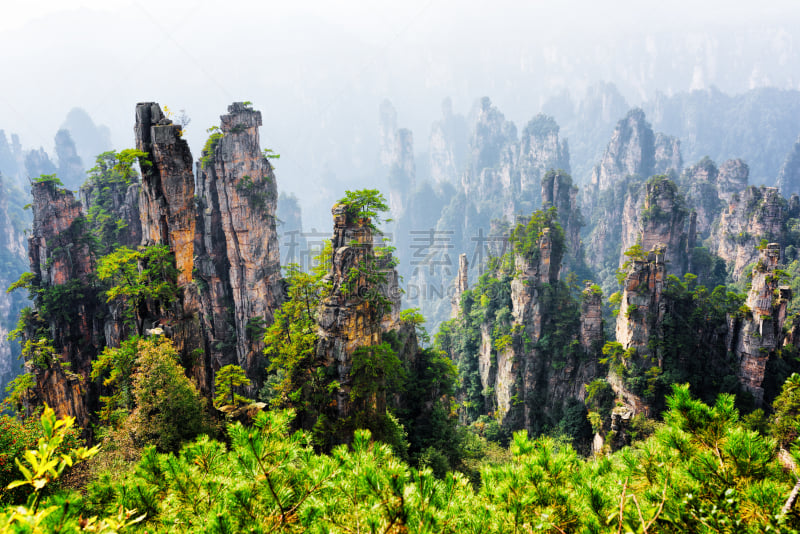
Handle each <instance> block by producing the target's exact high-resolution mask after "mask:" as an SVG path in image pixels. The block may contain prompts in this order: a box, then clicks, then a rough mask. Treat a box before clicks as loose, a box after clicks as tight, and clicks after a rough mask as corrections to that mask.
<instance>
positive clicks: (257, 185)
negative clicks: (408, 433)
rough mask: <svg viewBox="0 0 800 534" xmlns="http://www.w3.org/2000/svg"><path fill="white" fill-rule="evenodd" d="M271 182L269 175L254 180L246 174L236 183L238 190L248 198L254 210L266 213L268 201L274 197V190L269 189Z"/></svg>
mask: <svg viewBox="0 0 800 534" xmlns="http://www.w3.org/2000/svg"><path fill="white" fill-rule="evenodd" d="M270 183H271V178H270V177H269V176H264V177H262V178H257V179H255V180H254V179H252V178H250V176H248V175H244V176H242V178H241V180H239V181H238V182H237V183H236V192H237V193H239V194H240V195H242V196H244V197H245V198H247V201H248V202H249V203H250V206H251V207H252V208H253V209H254V210H256V211H258V212H259V213H265V209H266V207H267V202H268V201H269V200H270V199H271V198H272V192H271V191H270V189H269V184H270Z"/></svg>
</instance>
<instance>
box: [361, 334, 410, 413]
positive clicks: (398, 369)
mask: <svg viewBox="0 0 800 534" xmlns="http://www.w3.org/2000/svg"><path fill="white" fill-rule="evenodd" d="M404 375H405V373H404V371H403V366H402V364H401V362H400V359H399V358H398V357H397V353H395V351H394V350H393V349H392V347H391V345H389V343H387V342H383V343H381V344H379V345H374V346H371V347H359V348H357V349H356V350H355V351H354V352H353V356H352V367H351V368H350V377H351V380H352V388H351V390H350V399H351V400H352V401H354V402H356V403H358V404H361V405H362V406H363V409H365V410H367V411H370V410H372V409H374V405H375V402H376V397H377V396H378V395H380V394H381V393H385V392H386V391H396V390H399V389H400V388H401V387H402V385H403V382H404V379H405V376H404Z"/></svg>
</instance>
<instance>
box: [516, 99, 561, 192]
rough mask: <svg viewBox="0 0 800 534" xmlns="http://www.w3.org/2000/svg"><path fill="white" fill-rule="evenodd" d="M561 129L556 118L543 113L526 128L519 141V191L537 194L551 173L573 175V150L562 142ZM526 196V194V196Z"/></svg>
mask: <svg viewBox="0 0 800 534" xmlns="http://www.w3.org/2000/svg"><path fill="white" fill-rule="evenodd" d="M558 131H559V127H558V124H556V121H555V120H554V119H553V118H552V117H548V116H546V115H542V114H539V115H537V116H536V117H534V118H533V119H531V121H530V122H529V123H528V124H527V126H525V129H524V130H522V135H521V137H520V140H519V156H518V165H519V187H518V191H520V192H528V193H527V195H525V196H530V195H531V194H533V195H534V196H533V197H532V198H533V202H534V204H538V203H539V202H537V200H538V199H537V198H536V193H538V192H539V191H542V190H543V189H544V187H545V185H544V183H543V182H542V180H543V179H544V177H545V174H546V173H547V171H549V170H551V169H552V170H562V171H564V172H565V173H566V174H569V172H570V168H569V148H567V144H566V141H563V142H561V141H559V138H558ZM523 194H524V193H523Z"/></svg>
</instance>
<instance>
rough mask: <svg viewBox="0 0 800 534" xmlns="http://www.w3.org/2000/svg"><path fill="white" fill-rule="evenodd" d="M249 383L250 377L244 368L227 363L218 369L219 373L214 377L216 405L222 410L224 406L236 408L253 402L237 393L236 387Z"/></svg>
mask: <svg viewBox="0 0 800 534" xmlns="http://www.w3.org/2000/svg"><path fill="white" fill-rule="evenodd" d="M249 385H250V379H249V378H247V375H246V374H245V372H244V369H242V368H241V367H239V366H238V365H233V364H231V365H226V366H225V367H223V368H221V369H220V370H219V371H217V375H216V376H215V377H214V391H215V392H216V394H215V395H214V406H215V407H216V408H217V409H218V410H221V409H222V408H223V407H228V406H230V407H232V408H236V407H238V406H239V405H240V404H249V403H251V402H253V401H252V400H251V399H248V398H246V397H243V396H242V395H239V394H238V393H236V388H238V387H241V386H249Z"/></svg>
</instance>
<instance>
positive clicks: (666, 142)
mask: <svg viewBox="0 0 800 534" xmlns="http://www.w3.org/2000/svg"><path fill="white" fill-rule="evenodd" d="M654 157H655V165H654V167H653V173H655V174H670V173H672V174H674V175H675V176H677V175H678V174H679V173H680V172H681V168H682V167H683V157H682V156H681V142H680V140H679V139H678V138H677V137H673V136H671V135H666V134H663V133H661V132H657V133H656V138H655V155H654Z"/></svg>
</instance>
